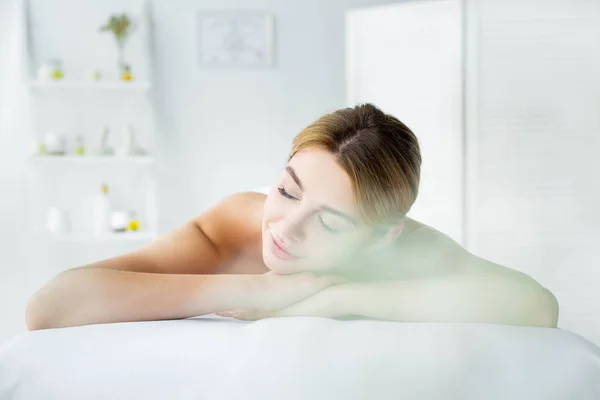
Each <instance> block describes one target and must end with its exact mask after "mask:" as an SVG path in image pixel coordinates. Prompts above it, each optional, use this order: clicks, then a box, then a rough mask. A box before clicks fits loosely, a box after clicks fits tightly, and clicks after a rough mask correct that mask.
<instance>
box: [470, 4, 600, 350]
mask: <svg viewBox="0 0 600 400" xmlns="http://www.w3.org/2000/svg"><path fill="white" fill-rule="evenodd" d="M471 4H472V5H473V6H474V8H472V9H470V10H469V12H470V13H472V14H471V15H470V17H471V18H470V20H471V22H472V23H473V25H471V27H470V29H471V32H473V33H475V34H476V35H475V36H474V37H473V38H471V39H474V40H473V41H472V42H471V44H474V46H473V47H470V50H471V53H470V55H471V57H472V59H471V60H470V67H474V68H473V69H470V71H471V72H476V75H473V74H470V79H471V83H473V85H471V88H470V89H471V91H470V92H468V96H469V98H470V101H471V103H470V105H471V107H470V108H468V110H467V113H468V116H469V128H470V129H469V132H468V133H469V140H470V145H469V150H470V153H471V154H472V155H473V158H472V160H471V166H472V170H471V172H472V174H471V175H472V176H471V178H472V179H471V180H470V183H471V186H470V187H471V188H472V191H471V193H470V205H471V206H470V207H469V211H470V235H469V245H470V247H471V248H473V249H474V251H476V252H477V253H479V254H480V255H481V256H483V257H486V258H489V259H492V260H494V261H496V262H499V263H502V264H505V265H509V266H511V267H513V268H517V269H519V270H522V271H524V272H526V273H528V274H530V275H532V276H534V277H535V278H536V279H538V280H539V281H541V282H542V283H543V284H544V285H546V286H547V287H548V288H550V289H551V290H552V291H553V292H554V293H555V294H556V296H557V298H558V300H559V303H560V308H561V313H560V321H559V326H560V327H562V328H564V329H569V330H573V331H575V332H577V333H580V334H582V335H583V336H585V337H586V338H588V339H590V340H592V341H594V342H596V343H600V270H599V269H598V265H599V256H598V244H599V243H600V230H599V229H598V227H599V226H600V208H599V207H598V205H599V204H600V186H599V185H598V182H599V181H600V158H599V156H598V155H599V154H600V133H599V132H600V119H598V110H600V97H599V96H598V93H599V89H600V85H599V83H600V81H599V77H600V74H599V71H600V70H599V68H598V67H599V66H600V52H599V49H598V37H599V35H600V4H599V3H598V2H596V1H571V0H553V1H547V2H544V5H543V6H540V2H537V1H520V2H511V1H505V2H500V1H496V0H484V1H475V2H472V3H471Z"/></svg>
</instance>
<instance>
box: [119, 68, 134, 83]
mask: <svg viewBox="0 0 600 400" xmlns="http://www.w3.org/2000/svg"><path fill="white" fill-rule="evenodd" d="M132 79H133V75H132V74H131V67H130V66H129V65H124V66H123V72H121V80H122V81H125V82H129V81H131V80H132Z"/></svg>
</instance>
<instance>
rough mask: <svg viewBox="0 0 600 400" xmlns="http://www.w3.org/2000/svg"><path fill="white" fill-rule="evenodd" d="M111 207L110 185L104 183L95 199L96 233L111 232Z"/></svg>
mask: <svg viewBox="0 0 600 400" xmlns="http://www.w3.org/2000/svg"><path fill="white" fill-rule="evenodd" d="M110 209H111V205H110V197H109V196H108V186H106V184H102V186H101V188H100V193H98V196H96V199H95V201H94V233H95V234H96V235H106V234H108V233H110Z"/></svg>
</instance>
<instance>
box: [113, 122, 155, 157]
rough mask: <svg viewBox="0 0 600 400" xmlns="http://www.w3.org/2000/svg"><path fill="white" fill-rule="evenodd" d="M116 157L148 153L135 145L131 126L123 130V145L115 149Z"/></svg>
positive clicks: (126, 126) (128, 125) (145, 154)
mask: <svg viewBox="0 0 600 400" xmlns="http://www.w3.org/2000/svg"><path fill="white" fill-rule="evenodd" d="M116 155H117V156H120V157H127V156H147V155H148V151H147V150H146V149H144V148H142V147H141V146H140V145H139V144H138V143H137V141H136V139H135V132H134V130H133V126H132V125H131V124H127V125H125V128H124V129H123V144H122V145H121V147H119V148H117V151H116Z"/></svg>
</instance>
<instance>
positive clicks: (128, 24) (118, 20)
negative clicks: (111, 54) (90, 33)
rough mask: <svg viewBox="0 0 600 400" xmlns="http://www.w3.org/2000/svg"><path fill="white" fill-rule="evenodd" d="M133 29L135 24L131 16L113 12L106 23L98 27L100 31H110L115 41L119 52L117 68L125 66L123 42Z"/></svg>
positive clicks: (121, 68)
mask: <svg viewBox="0 0 600 400" xmlns="http://www.w3.org/2000/svg"><path fill="white" fill-rule="evenodd" d="M134 30H135V26H134V24H133V22H132V20H131V18H130V17H129V16H128V15H127V14H125V13H123V14H120V15H118V14H113V15H111V16H110V17H109V18H108V21H107V22H106V24H104V25H102V26H101V27H100V32H112V34H113V35H114V37H115V40H116V42H117V50H118V52H119V60H118V62H119V69H120V70H123V68H124V67H125V60H124V58H125V56H124V53H125V43H126V42H127V39H128V38H129V36H131V33H132V32H133V31H134Z"/></svg>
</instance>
